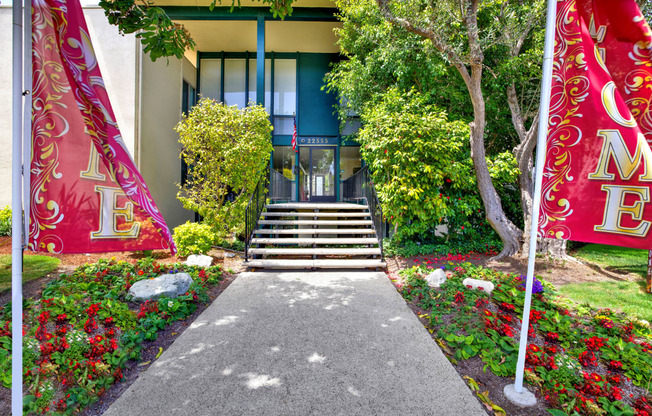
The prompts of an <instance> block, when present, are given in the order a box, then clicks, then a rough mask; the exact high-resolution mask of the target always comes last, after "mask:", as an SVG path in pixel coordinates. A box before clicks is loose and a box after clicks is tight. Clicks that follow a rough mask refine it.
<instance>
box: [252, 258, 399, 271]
mask: <svg viewBox="0 0 652 416" xmlns="http://www.w3.org/2000/svg"><path fill="white" fill-rule="evenodd" d="M244 264H245V266H247V267H256V268H261V269H312V268H316V269H364V268H385V267H386V266H387V264H386V263H385V262H383V261H381V260H380V259H361V260H355V259H347V260H339V259H316V260H293V259H287V260H286V259H278V260H267V259H264V260H249V261H248V262H246V263H244Z"/></svg>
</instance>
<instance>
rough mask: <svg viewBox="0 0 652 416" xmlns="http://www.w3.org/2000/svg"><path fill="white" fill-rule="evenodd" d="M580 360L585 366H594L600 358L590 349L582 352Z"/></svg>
mask: <svg viewBox="0 0 652 416" xmlns="http://www.w3.org/2000/svg"><path fill="white" fill-rule="evenodd" d="M579 361H580V364H582V365H583V366H584V367H593V366H596V365H597V364H598V358H597V357H596V356H595V353H594V352H593V351H590V350H587V351H584V352H582V353H581V354H580V356H579Z"/></svg>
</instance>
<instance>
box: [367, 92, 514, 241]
mask: <svg viewBox="0 0 652 416" xmlns="http://www.w3.org/2000/svg"><path fill="white" fill-rule="evenodd" d="M362 119H363V121H364V127H363V128H362V129H361V130H360V132H359V134H358V138H357V140H358V141H359V142H360V143H361V153H362V155H363V157H364V159H365V160H366V161H367V162H368V164H369V166H370V168H371V171H372V175H373V180H374V183H375V185H376V189H377V191H378V196H379V198H380V200H381V202H382V205H383V211H384V213H385V215H386V218H387V219H388V220H389V222H390V223H391V224H393V225H395V227H396V229H397V233H396V235H395V236H394V238H395V239H396V240H397V242H400V243H401V244H404V243H408V242H410V241H413V242H419V243H423V244H435V245H442V244H446V245H450V246H455V245H456V244H466V243H468V242H469V241H473V242H474V243H475V245H478V246H479V247H481V248H482V250H481V251H484V250H485V249H486V247H489V246H491V245H494V244H495V242H496V240H498V238H497V236H496V234H495V232H494V231H493V229H492V228H491V227H490V225H489V224H488V223H487V222H486V219H485V213H484V208H483V204H482V199H481V198H480V195H479V193H478V190H477V185H476V178H475V174H474V171H473V164H472V162H471V154H470V147H469V145H468V140H469V134H470V132H469V126H468V125H467V124H466V123H464V122H462V121H449V119H448V116H447V114H446V113H445V112H444V111H442V110H441V109H439V108H437V107H436V106H434V105H432V104H428V103H427V98H426V97H424V96H423V95H421V94H418V93H416V92H414V91H412V92H409V93H402V92H400V91H398V90H389V91H387V92H386V93H385V94H384V96H383V99H382V101H381V102H379V103H377V104H374V105H369V106H367V107H366V108H365V110H364V111H363V113H362ZM489 166H490V172H491V174H492V178H493V180H494V184H495V186H496V188H497V189H503V190H504V191H503V192H505V193H507V194H509V191H508V189H509V188H510V186H511V188H512V190H513V192H512V193H513V194H514V196H515V197H516V199H515V200H514V201H510V204H509V206H510V208H511V210H512V211H514V210H518V209H519V202H518V201H519V198H520V196H519V195H518V187H517V186H516V180H517V175H518V167H517V165H516V161H515V160H514V158H513V156H512V155H511V154H510V153H501V154H499V155H497V156H496V157H495V158H493V159H492V160H489ZM519 216H520V215H516V218H518V217H519ZM442 225H445V226H446V227H447V229H448V232H447V234H443V235H442V233H441V232H438V230H437V227H439V226H442ZM476 250H477V248H476Z"/></svg>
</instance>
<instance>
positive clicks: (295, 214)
mask: <svg viewBox="0 0 652 416" xmlns="http://www.w3.org/2000/svg"><path fill="white" fill-rule="evenodd" d="M262 216H263V217H308V218H313V217H329V218H331V217H333V218H344V217H370V215H369V213H368V212H263V213H262Z"/></svg>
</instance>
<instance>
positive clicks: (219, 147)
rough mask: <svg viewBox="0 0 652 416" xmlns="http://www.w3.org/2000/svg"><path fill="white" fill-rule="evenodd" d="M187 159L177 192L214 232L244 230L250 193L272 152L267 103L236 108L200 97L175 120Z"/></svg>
mask: <svg viewBox="0 0 652 416" xmlns="http://www.w3.org/2000/svg"><path fill="white" fill-rule="evenodd" d="M176 131H177V132H178V133H179V142H180V143H181V145H182V146H183V151H182V153H181V157H182V158H183V159H184V160H185V161H186V163H187V164H188V167H189V168H188V169H189V171H188V179H187V180H186V182H184V184H183V185H182V186H180V188H181V189H180V191H179V193H178V195H177V197H178V198H179V200H180V201H181V203H182V204H183V206H184V208H186V209H190V210H192V211H195V212H197V213H199V215H201V217H202V218H203V221H204V222H205V223H206V224H208V225H210V226H211V227H212V228H213V232H214V233H215V235H216V236H218V237H221V238H225V237H228V236H231V235H232V234H233V233H234V232H235V233H236V235H242V234H244V214H245V209H246V207H247V203H248V202H249V198H250V196H251V194H252V192H253V191H254V189H255V188H256V185H257V184H258V182H259V180H260V178H261V176H262V172H263V171H264V169H265V168H266V167H267V165H268V164H269V155H270V153H271V152H272V149H273V147H272V139H271V137H272V134H271V133H272V125H271V123H270V121H269V115H268V114H267V112H265V108H263V107H261V106H251V107H247V108H243V109H239V108H238V107H236V106H227V105H225V104H222V103H218V102H216V101H215V100H211V99H206V98H205V99H202V100H201V101H200V102H199V104H197V105H196V106H194V107H193V108H192V110H191V111H190V113H189V114H188V115H187V116H186V117H184V119H183V121H181V122H180V123H179V124H178V125H177V126H176Z"/></svg>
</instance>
